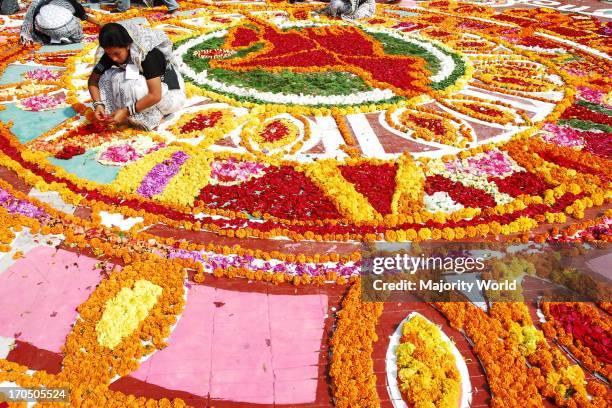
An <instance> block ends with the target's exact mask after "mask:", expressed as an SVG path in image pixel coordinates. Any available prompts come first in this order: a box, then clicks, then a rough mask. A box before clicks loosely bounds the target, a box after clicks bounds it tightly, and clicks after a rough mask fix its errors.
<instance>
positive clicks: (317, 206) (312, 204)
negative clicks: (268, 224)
mask: <svg viewBox="0 0 612 408" xmlns="http://www.w3.org/2000/svg"><path fill="white" fill-rule="evenodd" d="M199 200H201V201H202V202H203V204H205V205H207V206H209V207H213V208H224V209H230V210H234V211H246V212H248V213H250V214H264V213H269V214H271V215H273V216H276V217H282V218H286V219H326V218H339V217H340V214H338V211H337V210H336V207H335V206H334V204H333V203H332V202H331V201H330V200H329V199H328V198H327V197H325V196H324V195H323V193H322V192H321V190H319V188H318V187H317V186H315V185H314V183H313V182H312V181H311V180H310V179H308V178H307V177H306V176H305V175H304V174H303V173H299V172H297V171H295V170H294V169H293V168H291V167H289V166H281V167H276V168H274V167H273V168H270V169H269V170H268V171H267V172H266V174H265V175H263V176H262V177H260V178H257V179H253V180H251V181H249V182H246V183H242V184H238V185H234V186H223V185H208V186H206V187H204V189H202V191H201V193H200V196H199Z"/></svg>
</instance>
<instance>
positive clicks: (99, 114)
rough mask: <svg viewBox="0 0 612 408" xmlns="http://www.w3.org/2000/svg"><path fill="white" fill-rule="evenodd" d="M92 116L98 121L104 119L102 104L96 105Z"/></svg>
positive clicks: (103, 120) (104, 113)
mask: <svg viewBox="0 0 612 408" xmlns="http://www.w3.org/2000/svg"><path fill="white" fill-rule="evenodd" d="M94 117H95V118H96V120H97V121H98V122H105V121H106V112H105V111H104V106H103V105H98V106H96V109H95V110H94Z"/></svg>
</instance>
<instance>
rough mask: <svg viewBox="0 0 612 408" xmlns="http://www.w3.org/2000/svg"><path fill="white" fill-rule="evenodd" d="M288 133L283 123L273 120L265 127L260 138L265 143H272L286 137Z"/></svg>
mask: <svg viewBox="0 0 612 408" xmlns="http://www.w3.org/2000/svg"><path fill="white" fill-rule="evenodd" d="M289 132H290V131H289V129H288V128H287V126H286V125H285V124H284V123H283V122H281V121H280V120H274V121H272V122H270V123H269V124H268V125H266V127H265V128H264V130H263V131H262V132H261V134H260V136H261V137H262V139H263V140H265V141H266V142H270V143H272V142H276V141H277V140H280V139H282V138H283V137H285V136H287V135H288V134H289Z"/></svg>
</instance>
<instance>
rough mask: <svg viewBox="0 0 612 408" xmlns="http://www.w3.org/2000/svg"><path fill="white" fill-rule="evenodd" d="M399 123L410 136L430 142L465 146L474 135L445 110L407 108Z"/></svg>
mask: <svg viewBox="0 0 612 408" xmlns="http://www.w3.org/2000/svg"><path fill="white" fill-rule="evenodd" d="M399 119H400V123H401V124H402V125H403V126H404V129H405V130H410V131H412V133H411V136H412V137H414V138H416V139H423V140H427V141H430V142H438V143H442V144H446V145H449V146H455V147H465V146H466V145H467V143H468V142H470V141H473V139H474V137H473V135H472V134H471V132H470V130H469V129H468V127H467V126H465V125H464V124H462V123H458V122H457V120H456V119H454V118H452V117H451V116H450V115H448V114H445V112H437V111H434V110H433V109H426V108H423V107H418V108H415V109H407V110H406V111H404V112H403V113H402V114H401V115H400V118H399Z"/></svg>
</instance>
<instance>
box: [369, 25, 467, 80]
mask: <svg viewBox="0 0 612 408" xmlns="http://www.w3.org/2000/svg"><path fill="white" fill-rule="evenodd" d="M367 33H368V35H369V36H371V37H372V38H374V39H375V40H377V41H378V42H379V43H380V44H381V45H382V46H383V49H384V50H385V52H386V53H387V54H392V55H393V54H394V55H412V56H414V57H421V58H423V59H424V60H425V61H426V62H427V65H426V66H425V68H427V69H428V70H429V72H431V74H432V75H436V74H437V73H438V72H439V71H440V68H441V67H440V60H439V59H437V58H436V57H435V56H434V55H433V54H432V53H431V52H429V51H427V50H426V49H425V48H423V47H421V46H420V45H418V44H414V43H410V42H406V41H403V40H400V39H399V38H395V37H392V36H390V35H389V34H385V33H372V32H367ZM434 46H435V45H434ZM436 48H438V49H439V50H440V51H441V52H442V53H444V54H448V52H447V51H445V50H442V49H441V48H439V47H436ZM450 56H451V58H452V59H453V61H454V63H455V69H454V70H453V72H452V73H451V75H450V76H449V77H448V78H446V79H445V80H443V81H439V82H433V83H431V84H429V86H430V87H431V88H433V89H435V90H437V91H440V90H442V89H444V88H447V87H449V86H451V85H452V84H454V83H455V82H456V81H457V79H458V78H459V77H461V76H462V75H463V74H465V63H464V62H463V60H462V59H461V57H460V56H459V55H457V54H450Z"/></svg>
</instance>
